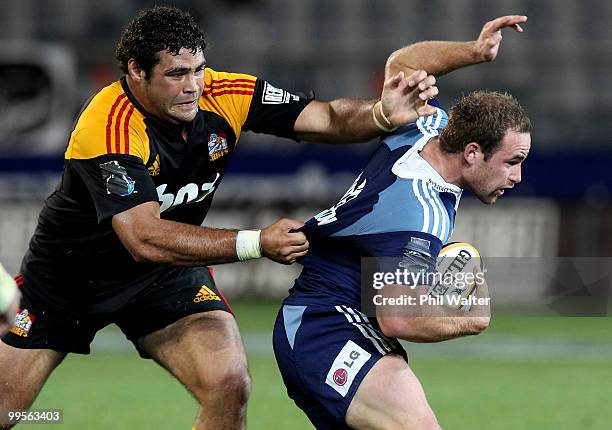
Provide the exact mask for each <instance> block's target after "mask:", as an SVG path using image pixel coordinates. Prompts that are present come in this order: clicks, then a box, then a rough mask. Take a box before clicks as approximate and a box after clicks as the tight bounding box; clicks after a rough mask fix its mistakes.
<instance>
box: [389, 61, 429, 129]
mask: <svg viewBox="0 0 612 430" xmlns="http://www.w3.org/2000/svg"><path fill="white" fill-rule="evenodd" d="M435 84H436V78H435V77H433V76H431V75H428V74H427V72H425V71H424V70H417V71H415V72H413V73H412V74H410V75H409V76H405V73H404V72H399V73H397V74H396V75H395V76H391V77H390V78H389V79H387V80H386V81H385V84H384V86H383V90H382V94H381V96H380V101H381V103H382V109H383V111H384V113H385V115H386V116H387V118H388V119H389V120H390V121H391V124H392V125H393V126H399V125H404V124H410V123H411V122H414V121H416V120H417V119H418V118H419V117H420V116H429V115H433V114H434V113H436V108H435V107H433V106H429V105H428V104H427V100H429V99H430V98H432V97H435V96H436V95H437V94H438V87H436V86H435Z"/></svg>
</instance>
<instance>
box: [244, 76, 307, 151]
mask: <svg viewBox="0 0 612 430" xmlns="http://www.w3.org/2000/svg"><path fill="white" fill-rule="evenodd" d="M313 99H314V93H311V94H310V95H309V96H305V95H303V94H292V93H290V92H288V91H285V90H283V89H281V88H276V87H275V86H273V85H271V84H270V83H268V82H266V81H263V80H261V79H257V82H256V83H255V91H254V93H253V98H252V99H251V107H250V108H249V114H248V116H247V119H246V121H245V123H244V125H243V126H242V129H243V130H245V131H246V130H250V131H254V132H256V133H266V134H272V135H274V136H279V137H287V138H290V139H294V140H298V139H297V137H296V135H295V131H294V130H293V128H294V125H295V120H296V119H297V117H298V116H299V115H300V113H301V112H302V110H303V109H304V108H305V107H306V105H308V103H310V102H311V101H312V100H313Z"/></svg>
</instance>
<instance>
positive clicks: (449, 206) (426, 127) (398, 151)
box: [285, 103, 462, 309]
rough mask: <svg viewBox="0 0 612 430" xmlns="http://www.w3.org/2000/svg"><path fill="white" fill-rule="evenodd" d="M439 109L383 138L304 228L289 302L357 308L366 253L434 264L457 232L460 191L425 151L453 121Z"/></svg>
mask: <svg viewBox="0 0 612 430" xmlns="http://www.w3.org/2000/svg"><path fill="white" fill-rule="evenodd" d="M434 104H435V105H436V106H437V111H436V114H435V115H432V116H430V117H421V118H419V119H418V120H417V121H416V123H413V124H409V125H406V126H404V127H401V128H399V129H398V130H396V131H395V132H394V133H392V134H390V135H388V136H386V137H384V138H382V139H381V142H380V144H379V146H378V148H377V149H376V150H375V151H374V153H373V154H372V156H371V157H370V160H369V162H368V164H367V165H366V167H365V169H364V170H363V171H362V172H361V174H360V175H359V176H358V177H357V179H356V180H355V182H354V183H353V185H352V186H351V187H350V188H349V190H348V191H347V192H346V193H345V194H344V196H343V197H342V198H341V199H340V200H339V201H338V203H336V204H335V205H334V206H332V207H331V208H329V209H327V210H324V211H322V212H320V213H319V214H317V215H315V216H314V217H313V218H311V219H310V220H308V221H307V222H306V224H305V225H304V226H303V227H302V228H301V231H303V232H304V233H305V234H306V236H307V237H308V240H309V242H310V250H309V252H308V254H307V255H306V256H305V257H304V258H302V259H301V260H300V261H299V262H300V264H302V265H303V267H304V268H303V270H302V273H301V274H300V276H299V278H298V279H297V280H296V282H295V285H294V287H293V288H292V289H291V290H290V293H291V295H290V296H289V297H288V298H287V299H286V300H285V304H295V305H314V304H334V305H338V304H343V305H347V306H351V307H354V308H357V309H359V308H360V303H361V291H360V276H361V257H403V256H414V255H417V256H418V257H419V258H421V259H424V260H425V261H426V262H427V266H428V267H429V268H432V269H433V268H434V267H435V260H436V258H437V256H438V254H439V252H440V249H441V247H442V246H443V245H444V244H445V243H446V242H447V241H448V240H449V239H450V236H451V234H452V232H453V226H454V221H455V214H456V210H457V206H458V204H459V199H460V197H461V192H462V190H461V189H460V188H459V187H457V186H455V185H453V184H450V183H447V182H446V181H445V180H444V179H443V178H442V177H441V176H440V174H438V172H436V171H435V170H434V168H433V167H432V166H431V165H430V164H429V163H428V162H427V161H425V160H424V159H423V158H422V157H421V155H420V154H419V152H420V150H421V149H422V148H423V147H424V146H425V145H426V144H427V142H428V141H429V140H430V139H431V138H432V137H434V136H436V135H438V133H439V132H440V131H441V130H442V128H443V127H444V126H445V125H446V124H447V122H448V116H447V114H446V112H445V111H444V110H443V109H442V108H441V107H440V106H439V105H438V104H437V103H434Z"/></svg>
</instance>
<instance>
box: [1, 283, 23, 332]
mask: <svg viewBox="0 0 612 430" xmlns="http://www.w3.org/2000/svg"><path fill="white" fill-rule="evenodd" d="M20 301H21V292H19V290H17V291H16V292H15V297H13V301H12V302H11V304H10V305H9V307H8V309H7V310H6V311H5V312H4V313H3V314H0V336H4V335H5V334H6V332H7V331H9V329H10V328H11V327H12V326H13V323H14V322H15V314H16V313H17V311H18V310H19V303H20Z"/></svg>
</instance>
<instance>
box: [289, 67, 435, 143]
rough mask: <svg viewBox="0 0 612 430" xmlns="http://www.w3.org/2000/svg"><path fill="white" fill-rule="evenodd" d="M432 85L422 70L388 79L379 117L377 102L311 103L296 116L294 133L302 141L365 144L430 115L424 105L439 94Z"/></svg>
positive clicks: (384, 87) (429, 110) (334, 101)
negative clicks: (395, 128)
mask: <svg viewBox="0 0 612 430" xmlns="http://www.w3.org/2000/svg"><path fill="white" fill-rule="evenodd" d="M435 83H436V80H435V78H434V77H433V76H431V75H428V74H427V73H426V72H425V71H423V70H418V71H416V70H413V71H412V72H411V73H405V72H399V73H397V74H396V75H394V76H391V77H390V78H388V79H386V80H385V84H384V86H383V91H382V94H381V101H382V104H383V105H384V111H383V112H382V113H381V110H380V103H381V101H379V100H355V99H338V100H333V101H331V102H321V101H317V100H314V101H312V102H311V103H310V104H309V105H308V106H306V107H305V108H304V110H303V111H302V112H301V113H300V115H299V116H298V118H297V120H296V122H295V126H294V130H295V133H296V134H297V136H298V137H299V138H300V139H302V140H308V141H317V142H325V143H349V142H365V141H368V140H370V139H372V138H375V137H377V136H380V135H381V134H383V133H385V132H388V131H392V129H393V128H394V127H397V126H400V125H403V124H408V123H410V122H414V121H415V120H416V119H417V118H418V117H419V116H420V115H433V114H434V113H435V109H433V108H431V107H430V106H428V105H427V104H426V103H425V102H426V101H427V99H429V98H431V97H434V96H435V95H436V94H438V88H437V87H436V86H435ZM391 118H392V119H391ZM381 126H382V127H381ZM385 128H386V129H387V130H385Z"/></svg>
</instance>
